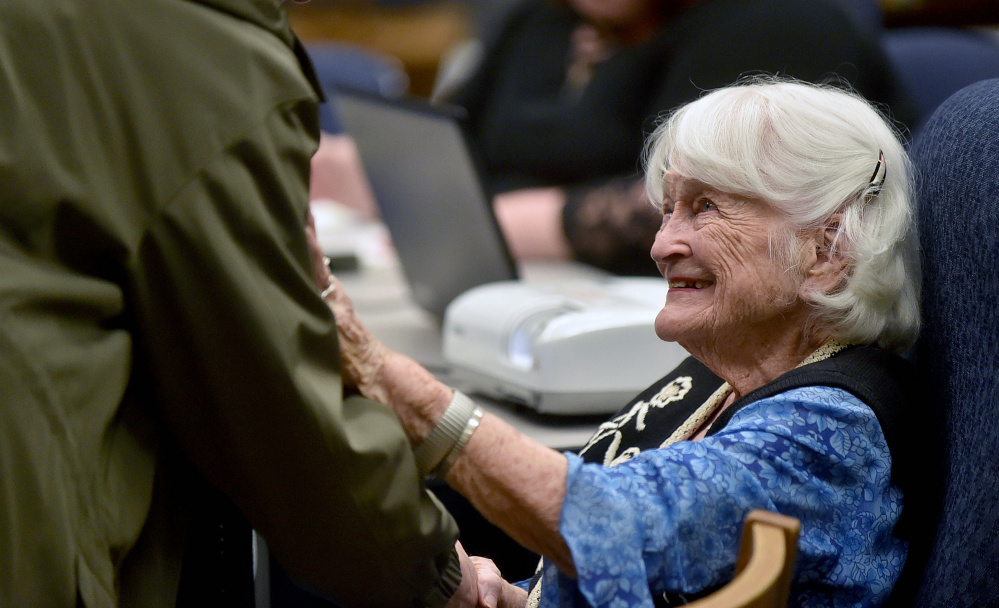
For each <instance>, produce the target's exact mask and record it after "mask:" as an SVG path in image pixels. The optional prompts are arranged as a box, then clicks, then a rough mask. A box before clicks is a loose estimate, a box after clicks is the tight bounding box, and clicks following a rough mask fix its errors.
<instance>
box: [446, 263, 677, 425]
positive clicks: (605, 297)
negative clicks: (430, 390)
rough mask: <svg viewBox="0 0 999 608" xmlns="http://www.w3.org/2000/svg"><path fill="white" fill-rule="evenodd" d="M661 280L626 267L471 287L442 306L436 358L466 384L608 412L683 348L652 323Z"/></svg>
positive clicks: (581, 410)
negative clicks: (596, 275) (608, 274)
mask: <svg viewBox="0 0 999 608" xmlns="http://www.w3.org/2000/svg"><path fill="white" fill-rule="evenodd" d="M667 289H668V287H667V284H666V281H664V280H663V279H655V278H624V277H613V278H606V279H597V280H585V281H570V282H559V283H551V284H543V283H530V282H528V283H523V282H518V281H502V282H498V283H489V284H486V285H482V286H479V287H475V288H472V289H470V290H468V291H466V292H465V293H463V294H461V295H460V296H458V297H457V298H456V299H455V300H454V301H453V302H451V304H450V305H449V306H448V308H447V310H446V311H445V314H444V320H443V354H444V359H445V360H446V361H447V362H448V364H450V366H451V367H452V368H453V373H454V375H455V378H456V379H458V380H460V381H462V385H463V386H464V387H465V388H466V390H468V391H470V392H476V393H480V394H482V395H485V396H487V397H491V398H494V399H499V400H503V401H511V402H514V403H519V404H523V405H526V406H529V407H531V408H534V409H535V410H537V411H539V412H541V413H545V414H566V415H570V414H606V413H611V412H616V411H617V410H619V409H621V408H622V407H623V406H624V405H625V404H626V403H627V402H628V401H630V400H631V399H632V398H633V397H634V396H635V395H637V394H638V393H639V392H641V391H642V390H644V389H645V388H646V387H648V386H649V385H650V384H652V383H653V382H654V381H656V380H658V379H659V378H661V377H662V376H664V375H665V374H666V373H667V372H669V371H670V370H671V369H673V368H674V367H675V366H676V365H677V364H679V363H680V361H682V360H683V359H684V358H686V357H687V352H686V351H685V350H684V349H683V348H681V347H680V346H679V345H677V344H675V343H671V342H663V341H662V340H660V339H659V338H658V337H657V336H656V333H655V329H654V321H655V318H656V314H657V313H658V312H659V310H661V309H662V306H663V303H664V302H665V301H666V291H667Z"/></svg>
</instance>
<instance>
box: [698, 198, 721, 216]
mask: <svg viewBox="0 0 999 608" xmlns="http://www.w3.org/2000/svg"><path fill="white" fill-rule="evenodd" d="M714 209H717V205H715V204H714V202H713V201H712V200H711V199H707V198H702V199H698V200H697V203H696V204H695V205H694V211H696V212H698V213H700V212H702V211H712V210H714Z"/></svg>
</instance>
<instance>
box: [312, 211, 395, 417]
mask: <svg viewBox="0 0 999 608" xmlns="http://www.w3.org/2000/svg"><path fill="white" fill-rule="evenodd" d="M305 235H306V238H307V239H308V242H309V252H310V254H311V255H312V271H313V278H314V279H315V282H316V289H317V290H318V291H319V292H320V293H323V294H324V299H325V300H326V304H327V305H328V306H329V307H330V309H332V311H333V316H334V318H335V319H336V330H337V336H338V337H339V341H340V357H341V365H342V369H341V373H342V374H343V380H344V384H346V385H348V386H355V387H357V389H358V390H359V391H361V393H362V394H364V395H367V396H369V397H374V396H375V395H374V393H375V392H376V390H375V380H376V378H377V376H378V373H379V371H380V370H381V368H382V366H383V365H385V360H386V358H387V356H388V354H389V351H388V349H387V348H386V347H385V346H384V345H383V344H382V343H381V342H380V341H379V340H378V339H377V338H375V337H374V336H373V335H371V333H370V332H369V331H368V330H367V328H366V327H365V326H364V324H363V323H362V322H361V319H360V318H359V317H358V316H357V313H356V312H355V311H354V304H353V303H352V302H351V301H350V298H348V297H347V294H346V293H345V292H344V290H343V287H342V286H341V285H340V282H339V281H337V279H336V277H335V276H333V273H331V272H330V269H329V266H328V265H327V263H326V258H325V256H324V255H323V250H322V247H320V245H319V239H318V238H317V236H316V225H315V220H314V219H313V217H312V213H311V212H310V213H309V215H308V218H307V220H306V226H305Z"/></svg>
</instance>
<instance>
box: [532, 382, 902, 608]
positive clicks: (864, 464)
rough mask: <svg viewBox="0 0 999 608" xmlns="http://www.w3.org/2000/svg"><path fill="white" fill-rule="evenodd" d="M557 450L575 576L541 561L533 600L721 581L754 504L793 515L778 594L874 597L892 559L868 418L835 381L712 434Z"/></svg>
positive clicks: (873, 428) (887, 462)
mask: <svg viewBox="0 0 999 608" xmlns="http://www.w3.org/2000/svg"><path fill="white" fill-rule="evenodd" d="M567 456H568V458H569V474H568V479H567V487H566V497H565V503H564V505H563V509H562V515H561V521H560V531H561V533H562V535H563V536H564V537H565V540H566V542H567V543H568V545H569V548H570V550H571V551H572V556H573V559H574V561H575V565H576V570H577V573H578V579H577V580H573V579H570V578H569V577H566V576H564V575H563V574H561V573H560V572H559V570H558V569H557V568H556V567H555V566H554V565H553V564H552V563H550V562H549V561H547V560H545V563H544V571H543V581H542V596H541V606H560V607H566V606H589V605H592V606H608V607H611V608H626V607H628V608H631V607H637V606H652V602H653V600H652V597H653V594H655V595H657V596H658V595H661V594H662V593H664V592H670V593H672V594H680V595H683V594H694V593H697V592H700V591H702V590H705V589H710V588H712V587H715V586H718V585H721V584H723V583H725V582H727V581H728V580H731V578H732V576H733V575H734V564H735V560H736V555H737V552H738V546H739V540H740V536H741V530H742V522H743V520H744V519H745V516H746V514H747V513H748V512H749V511H750V510H752V509H754V508H764V509H770V510H775V511H778V512H780V513H783V514H786V515H791V516H794V517H797V518H798V519H799V520H800V521H801V524H802V527H801V534H800V537H799V541H798V557H797V566H796V572H795V578H794V583H793V586H792V590H791V600H790V603H789V605H792V606H808V607H812V606H837V607H838V606H876V605H879V604H880V603H881V602H882V601H883V600H884V599H885V598H886V597H887V595H888V593H889V592H890V591H891V589H892V587H893V585H894V583H895V581H896V580H897V579H898V576H899V574H900V571H901V568H902V564H903V562H904V560H905V555H906V549H907V546H906V543H905V542H903V541H901V540H899V539H897V538H895V537H893V536H892V530H893V528H894V526H895V523H896V522H897V520H898V518H899V515H900V513H901V509H902V496H901V492H900V491H899V489H898V488H897V486H895V485H893V484H892V483H891V481H890V471H891V457H890V455H889V453H888V446H887V443H886V442H885V438H884V435H883V434H882V431H881V426H880V425H879V424H878V421H877V419H876V418H875V416H874V413H873V412H872V411H871V409H870V408H869V407H867V406H866V405H864V404H863V403H862V402H860V401H859V400H858V399H857V398H856V397H854V396H853V395H852V394H850V393H848V392H846V391H843V390H841V389H834V388H829V387H822V386H818V387H816V386H812V387H805V388H798V389H794V390H790V391H788V392H785V393H782V394H780V395H776V396H773V397H769V398H766V399H761V400H759V401H757V402H755V403H752V404H750V405H747V406H745V407H744V408H743V409H741V410H739V411H738V412H737V413H736V414H735V415H734V416H733V417H732V419H731V420H730V421H729V423H728V424H727V425H726V426H725V427H724V428H723V429H722V430H720V431H718V432H717V433H715V434H714V435H711V436H708V437H706V438H704V439H702V440H700V441H697V442H690V441H682V442H678V443H675V444H673V445H671V446H669V447H667V448H662V449H653V450H646V451H644V452H642V453H640V454H638V455H637V456H635V457H634V458H633V459H631V460H629V461H627V462H623V463H621V464H619V465H617V466H613V467H606V466H600V465H596V464H585V463H583V461H582V460H581V459H580V458H579V457H578V456H576V455H574V454H567Z"/></svg>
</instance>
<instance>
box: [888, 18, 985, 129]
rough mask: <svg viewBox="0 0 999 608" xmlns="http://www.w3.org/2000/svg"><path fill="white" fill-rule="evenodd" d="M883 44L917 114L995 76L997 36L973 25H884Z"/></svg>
mask: <svg viewBox="0 0 999 608" xmlns="http://www.w3.org/2000/svg"><path fill="white" fill-rule="evenodd" d="M881 39H882V46H883V47H884V49H885V52H886V53H887V54H888V58H889V59H890V60H891V62H892V64H893V66H894V68H895V73H896V74H897V75H898V78H899V80H900V81H901V83H902V85H903V86H904V87H905V88H906V89H907V90H908V91H909V94H910V95H911V97H912V99H913V101H914V102H915V104H916V110H917V111H918V112H919V114H920V115H921V116H924V117H929V116H930V114H932V113H933V110H935V109H936V108H937V107H938V106H939V105H940V104H941V103H942V102H943V101H944V100H945V99H947V98H948V97H949V96H950V95H951V94H953V93H955V92H956V91H958V90H959V89H961V88H962V87H965V86H967V85H970V84H972V83H974V82H978V81H980V80H986V79H989V78H999V37H997V36H996V35H994V34H991V33H987V32H984V31H979V30H973V29H960V28H951V27H906V28H898V29H886V30H884V31H883V32H882V35H881Z"/></svg>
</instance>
